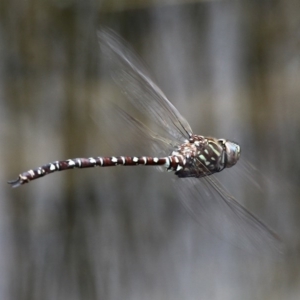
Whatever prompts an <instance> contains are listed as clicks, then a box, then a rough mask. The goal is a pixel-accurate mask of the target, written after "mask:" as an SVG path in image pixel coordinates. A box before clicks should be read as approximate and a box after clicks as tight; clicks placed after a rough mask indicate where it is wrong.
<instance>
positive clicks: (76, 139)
mask: <svg viewBox="0 0 300 300" xmlns="http://www.w3.org/2000/svg"><path fill="white" fill-rule="evenodd" d="M100 27H111V28H113V29H114V30H115V31H117V32H118V33H119V34H120V35H122V36H123V37H124V38H125V39H126V40H128V41H129V43H130V44H131V45H132V47H133V48H134V49H135V51H136V52H138V54H139V55H140V56H141V57H142V59H143V60H144V61H145V64H146V65H147V66H148V69H149V71H150V72H151V73H152V74H153V77H154V78H155V79H156V80H157V82H158V83H159V85H160V87H161V88H162V89H163V90H164V91H165V93H166V95H167V96H168V97H169V99H170V100H171V102H172V103H173V104H174V105H175V106H176V107H177V108H178V109H179V111H180V112H181V113H182V114H183V116H184V117H185V118H186V119H187V120H188V121H189V122H190V124H191V126H192V128H193V130H194V132H195V133H199V134H203V135H212V136H217V137H223V138H228V139H232V140H236V141H237V142H239V143H240V144H241V147H242V159H241V161H240V162H239V163H238V165H237V166H235V167H234V168H232V169H231V170H229V171H226V172H225V171H224V172H222V173H220V175H219V176H218V178H219V179H220V180H221V181H222V183H223V184H224V185H225V187H226V189H227V190H228V191H229V192H230V193H231V194H233V195H234V196H235V197H236V198H237V199H238V200H239V201H240V202H241V203H242V204H244V205H245V206H246V207H247V208H249V210H250V211H251V212H253V213H255V214H256V215H257V216H259V217H260V218H261V219H262V220H263V221H264V222H266V223H267V224H268V225H269V226H270V227H272V228H273V229H274V230H275V231H277V232H278V234H279V235H280V236H281V238H282V240H283V242H284V243H285V245H286V252H285V254H284V255H282V256H279V257H272V256H271V255H270V256H268V255H265V254H264V255H262V256H259V255H255V256H253V255H252V254H250V253H247V249H242V250H240V249H238V248H237V247H235V246H234V245H232V244H231V243H229V242H228V241H226V240H223V239H219V238H218V236H217V235H213V234H211V233H210V232H206V231H205V230H203V229H202V228H201V227H200V226H198V224H197V223H196V222H194V220H193V219H192V218H191V217H190V215H189V214H188V213H186V212H185V210H184V209H183V207H182V206H181V204H180V201H178V197H177V194H178V191H176V189H174V187H173V185H172V180H173V179H174V175H173V174H167V173H162V172H157V170H155V169H152V168H147V169H146V168H142V167H137V168H121V167H118V168H107V169H93V170H74V171H69V172H63V173H56V174H55V175H51V176H47V177H45V178H43V179H40V180H37V181H36V182H32V183H30V184H28V185H25V186H22V187H20V188H18V189H14V190H11V189H10V187H9V186H8V185H6V183H5V182H6V180H9V179H13V178H14V177H15V176H16V175H17V174H18V173H19V172H21V171H25V170H27V169H30V168H34V167H37V166H39V165H42V164H44V163H47V162H50V161H54V160H57V159H66V158H73V157H85V156H86V157H89V156H97V155H101V156H104V155H108V156H111V155H148V154H154V155H155V153H153V152H152V151H153V149H152V147H151V146H149V145H148V144H147V141H140V140H139V138H141V136H140V135H139V134H138V133H137V132H136V131H135V128H134V126H132V127H131V126H129V125H128V124H127V123H126V122H124V120H122V118H121V117H120V116H119V115H118V114H117V113H116V112H115V111H114V106H111V105H110V103H112V102H114V103H117V104H120V103H122V105H123V106H124V107H125V108H126V100H125V99H124V96H123V95H122V93H120V91H119V90H118V88H117V87H116V86H115V85H114V82H113V80H112V79H111V77H110V74H109V71H108V69H107V68H106V67H107V62H105V61H103V60H104V58H103V57H102V56H101V54H100V51H99V45H98V41H97V34H96V33H97V30H98V29H99V28H100ZM299 32H300V15H299V4H298V1H296V0H291V1H288V2H287V1H283V0H279V1H195V2H192V1H180V2H179V1H178V2H177V1H176V2H175V1H164V2H160V3H158V2H157V1H156V2H155V1H151V2H150V1H147V2H143V1H130V2H127V1H106V2H105V1H103V2H101V1H92V0H89V1H80V0H77V1H72V0H65V1H58V0H52V1H50V0H48V1H31V0H29V1H3V3H1V5H0V128H1V130H0V141H1V147H0V158H1V161H2V167H1V169H0V178H1V185H0V192H1V201H0V205H1V209H0V263H1V268H0V270H1V271H0V272H1V273H0V275H1V276H0V299H8V300H10V299H12V300H15V299H18V300H20V299H56V300H57V299H64V300H65V299H72V300H76V299H172V300H174V299H222V300H224V299H230V300H232V299H245V300H247V299H251V300H252V299H260V300H261V299H298V298H299V295H300V290H299V287H300V284H299V281H300V277H299V273H300V272H299V271H300V270H299V265H300V258H299V253H300V252H299V250H300V239H299V234H298V228H299V226H300V224H299V223H300V222H299V220H300V218H299V213H300V205H299V184H298V181H299V180H298V179H299V173H300V154H299V153H300V152H299V147H300V145H299V138H298V137H299V134H300V120H299V111H300V101H299V98H300V85H299V82H300V56H299V53H300V49H299V48H300V35H299ZM143 122H145V123H146V124H151V116H149V119H147V120H146V119H145V120H143ZM160 154H161V153H160ZM166 154H168V153H166ZM251 164H254V165H255V168H253V167H252V165H251ZM182 186H183V184H181V185H180V188H181V187H182ZM203 193H205V191H203ZM180 194H184V187H183V188H182V191H181V193H180ZM186 194H189V193H186ZM220 230H222V228H220Z"/></svg>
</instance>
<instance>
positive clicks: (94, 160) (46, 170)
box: [8, 155, 185, 187]
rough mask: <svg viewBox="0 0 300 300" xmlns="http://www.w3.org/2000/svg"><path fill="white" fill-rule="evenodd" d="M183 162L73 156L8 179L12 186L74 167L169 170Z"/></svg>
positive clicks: (178, 159)
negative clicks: (156, 168)
mask: <svg viewBox="0 0 300 300" xmlns="http://www.w3.org/2000/svg"><path fill="white" fill-rule="evenodd" d="M184 164H185V159H184V158H183V157H182V156H181V155H179V156H174V155H173V156H166V157H160V158H159V157H149V156H140V157H137V156H111V157H102V156H98V157H89V158H73V159H67V160H61V161H54V162H51V163H48V164H46V165H43V166H41V167H39V168H36V169H33V170H28V171H26V172H23V173H21V174H20V175H19V176H18V178H17V179H16V180H12V181H9V182H8V183H9V184H11V185H12V186H13V187H18V186H20V185H22V184H25V183H28V182H30V181H32V180H34V179H38V178H41V177H43V176H45V175H47V174H51V173H53V172H57V171H64V170H69V169H74V168H81V169H82V168H93V167H114V166H138V165H144V166H164V167H165V168H166V169H167V170H169V171H178V170H180V169H181V168H182V167H183V166H184Z"/></svg>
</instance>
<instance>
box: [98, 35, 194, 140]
mask: <svg viewBox="0 0 300 300" xmlns="http://www.w3.org/2000/svg"><path fill="white" fill-rule="evenodd" d="M98 37H99V40H100V46H101V50H102V53H103V54H104V56H105V57H106V58H107V59H109V60H110V61H111V62H112V66H114V68H112V70H111V72H112V76H113V78H114V80H115V81H116V83H117V84H118V85H119V87H120V88H121V90H122V91H123V92H124V94H125V95H126V97H127V99H128V100H129V102H130V103H131V104H132V105H133V106H134V107H135V108H136V109H137V110H138V111H139V112H140V113H142V114H143V115H144V116H146V117H147V116H151V119H152V120H154V121H155V122H156V123H157V124H158V125H159V126H160V128H161V129H163V130H164V136H166V137H169V136H171V137H172V138H173V139H177V140H180V141H182V140H183V139H186V138H188V137H189V136H190V135H191V134H192V129H191V127H190V125H189V124H188V122H187V121H186V120H185V119H184V118H183V117H182V116H181V114H180V113H179V112H178V110H177V109H176V108H175V107H174V106H173V104H172V103H171V102H170V101H169V100H168V99H167V97H166V96H165V94H164V93H163V92H162V90H161V89H160V88H159V87H158V86H157V84H156V83H155V82H154V81H153V80H152V79H151V76H150V75H149V73H148V71H147V69H146V68H145V66H144V65H143V63H142V62H141V60H140V59H139V58H138V57H137V55H136V54H135V53H134V52H133V51H132V50H131V49H130V47H129V46H128V45H127V43H126V42H125V41H124V40H122V39H121V38H120V37H119V36H118V35H117V34H116V33H115V32H114V31H112V30H101V31H99V32H98Z"/></svg>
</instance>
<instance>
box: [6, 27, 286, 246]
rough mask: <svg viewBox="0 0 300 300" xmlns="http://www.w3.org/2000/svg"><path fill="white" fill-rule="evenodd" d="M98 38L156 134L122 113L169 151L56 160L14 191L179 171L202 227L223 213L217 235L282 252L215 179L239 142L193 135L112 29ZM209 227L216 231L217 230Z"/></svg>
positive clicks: (180, 185)
mask: <svg viewBox="0 0 300 300" xmlns="http://www.w3.org/2000/svg"><path fill="white" fill-rule="evenodd" d="M98 38H99V42H100V47H101V50H102V53H103V54H104V56H105V57H106V59H107V60H108V61H111V62H113V63H114V64H115V65H116V66H117V68H116V69H115V70H112V71H111V72H112V77H113V79H114V81H115V82H116V83H117V85H118V86H119V87H120V89H121V90H122V91H123V93H124V94H125V95H126V98H127V100H128V101H129V102H130V103H131V104H132V105H133V107H135V109H137V111H139V112H140V113H141V114H143V115H147V116H150V117H151V120H152V121H153V122H154V123H155V124H156V128H157V131H153V130H152V129H150V128H149V127H147V126H146V125H145V124H144V123H143V122H141V121H140V120H139V119H138V118H135V117H133V116H131V115H130V114H129V113H127V112H126V111H124V110H123V109H121V108H117V110H119V113H120V114H121V115H122V116H123V117H124V118H125V119H126V120H127V121H129V122H130V123H131V124H133V125H135V127H136V128H137V129H138V130H139V131H140V132H141V134H142V135H143V136H144V137H145V138H147V139H148V140H149V141H150V140H151V141H152V142H153V143H156V144H158V145H159V147H160V149H161V150H164V151H168V152H166V153H167V156H157V157H154V156H111V157H103V156H98V157H89V158H73V159H67V160H60V161H54V162H51V163H48V164H45V165H42V166H40V167H38V168H35V169H30V170H28V171H26V172H23V173H21V174H19V176H18V178H17V179H15V180H11V181H8V183H9V184H10V185H11V186H12V187H14V188H15V187H18V186H21V185H24V184H26V183H29V182H30V181H32V180H35V179H38V178H41V177H43V176H45V175H48V174H51V173H54V172H57V171H64V170H69V169H74V168H91V167H96V166H98V167H113V166H138V165H142V166H160V167H163V168H164V169H166V170H167V171H169V172H174V174H175V175H176V176H177V177H178V178H179V179H180V181H182V182H179V180H177V181H176V183H175V185H176V187H177V190H178V194H179V195H180V198H181V199H183V201H182V203H183V204H184V206H185V207H186V209H187V211H188V212H189V213H190V214H191V215H192V216H193V217H194V218H195V219H196V220H197V221H198V222H199V223H201V224H204V223H206V221H207V220H209V219H210V216H211V215H210V214H211V212H218V214H217V221H218V222H216V223H219V227H218V229H217V230H216V231H218V230H220V228H222V227H223V225H224V224H225V223H226V224H229V227H226V228H227V229H228V230H227V229H226V231H227V232H225V235H230V236H231V237H232V236H234V237H237V240H238V241H240V244H245V245H247V246H246V247H248V246H249V245H251V247H252V248H254V249H259V251H260V250H261V249H267V251H270V250H272V251H273V250H275V251H276V252H280V251H281V250H280V249H281V240H280V238H279V237H278V236H277V234H276V233H275V232H274V231H273V230H271V229H270V228H269V227H268V226H267V225H265V224H264V223H263V222H262V221H261V220H259V219H258V218H257V217H256V216H254V215H253V214H252V213H251V212H249V211H248V210H247V209H246V208H245V207H244V206H243V205H242V204H240V203H239V202H237V200H236V199H235V198H234V197H233V196H232V195H230V194H229V193H227V192H226V191H225V189H224V188H223V187H222V185H221V183H220V182H218V180H217V179H216V178H215V176H214V175H213V174H215V173H218V172H221V171H223V170H224V169H226V168H231V167H233V166H234V165H235V164H236V163H237V162H238V160H239V158H240V155H241V148H240V146H239V144H238V143H235V142H233V141H230V140H227V139H223V138H221V139H218V138H213V137H206V136H202V135H197V134H194V133H193V131H192V129H191V126H190V125H189V123H188V122H187V121H186V119H185V118H184V117H183V116H182V115H181V114H180V113H179V111H178V110H177V109H176V108H175V106H174V105H173V104H172V103H171V102H170V101H169V99H168V98H167V97H166V95H165V94H164V93H163V91H162V90H161V89H160V88H159V87H158V85H157V84H156V83H155V82H154V80H153V79H152V78H151V75H150V74H149V73H148V71H147V68H145V66H144V65H143V62H142V61H141V60H140V58H139V57H138V56H137V55H136V54H135V53H134V51H133V50H132V49H131V48H130V46H129V45H128V44H127V43H126V42H125V41H124V40H123V39H122V38H121V37H119V36H118V35H117V34H116V33H115V32H114V31H113V30H110V29H102V30H100V31H99V32H98ZM210 224H211V222H210ZM208 227H210V229H212V227H213V226H211V225H209V226H208ZM228 239H231V238H228Z"/></svg>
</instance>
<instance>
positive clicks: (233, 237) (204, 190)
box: [176, 176, 284, 255]
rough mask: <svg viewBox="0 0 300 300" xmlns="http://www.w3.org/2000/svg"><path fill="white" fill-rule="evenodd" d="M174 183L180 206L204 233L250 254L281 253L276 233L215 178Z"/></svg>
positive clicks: (189, 179)
mask: <svg viewBox="0 0 300 300" xmlns="http://www.w3.org/2000/svg"><path fill="white" fill-rule="evenodd" d="M178 184H179V188H178V190H179V193H180V200H181V202H182V204H183V205H184V207H185V208H186V209H187V211H188V212H189V213H190V214H191V215H192V216H193V218H194V219H196V221H197V222H198V223H200V224H201V226H202V227H203V228H204V229H205V230H207V231H209V232H211V233H213V235H216V236H218V237H220V238H222V239H224V240H226V241H227V242H229V243H230V244H232V245H234V246H235V247H237V248H242V249H245V250H247V251H249V252H250V253H253V254H262V255H263V254H281V253H282V252H283V248H284V247H283V244H282V242H281V240H280V239H279V237H278V236H277V234H276V233H274V232H273V231H272V230H271V229H270V228H268V227H267V225H265V224H264V223H263V222H262V221H260V220H259V219H258V218H257V217H255V216H254V215H253V214H251V213H250V212H249V211H248V210H247V209H246V208H245V207H243V206H242V205H241V204H240V203H238V202H237V201H236V200H235V199H234V198H233V197H232V196H231V195H229V194H228V193H227V192H226V191H225V190H224V188H223V187H222V186H221V183H220V182H218V181H217V179H216V177H215V176H209V177H203V178H202V179H201V180H197V179H195V178H187V179H180V180H177V181H176V185H177V186H178ZM182 184H184V186H182Z"/></svg>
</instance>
